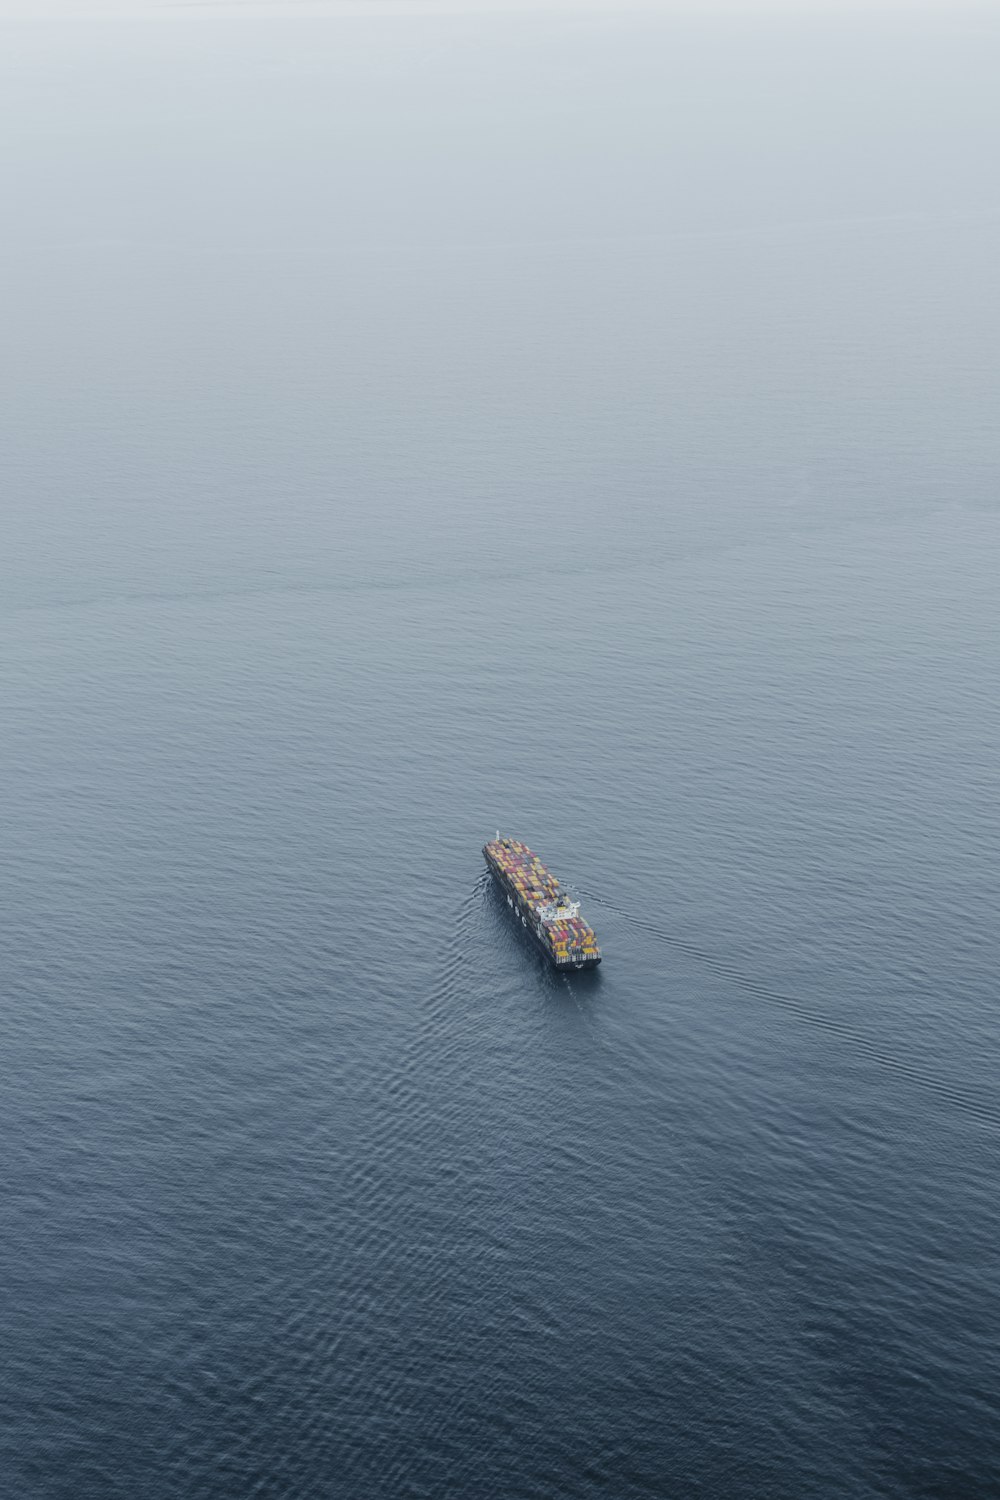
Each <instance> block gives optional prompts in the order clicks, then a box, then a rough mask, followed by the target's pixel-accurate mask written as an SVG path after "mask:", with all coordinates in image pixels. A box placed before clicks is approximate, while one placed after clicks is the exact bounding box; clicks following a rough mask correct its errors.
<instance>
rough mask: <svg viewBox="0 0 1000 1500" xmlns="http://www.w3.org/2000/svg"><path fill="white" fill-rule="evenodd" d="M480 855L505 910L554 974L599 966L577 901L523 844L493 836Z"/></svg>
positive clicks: (598, 955)
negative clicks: (548, 961) (551, 965)
mask: <svg viewBox="0 0 1000 1500" xmlns="http://www.w3.org/2000/svg"><path fill="white" fill-rule="evenodd" d="M483 854H484V855H485V857H486V863H487V864H488V865H489V867H490V869H491V870H492V871H493V874H494V875H495V877H496V879H497V880H498V881H499V883H500V889H501V890H502V891H503V893H504V895H505V896H506V897H507V905H508V906H509V907H510V908H511V910H512V911H513V912H514V915H515V916H517V917H520V918H521V925H522V926H523V927H524V928H525V929H526V930H527V931H528V932H530V933H531V936H532V937H533V938H534V939H535V942H536V943H537V944H538V946H539V947H540V948H541V950H542V952H543V953H544V954H545V955H546V957H547V958H550V959H551V960H552V962H553V963H554V964H555V966H556V968H557V969H592V968H594V967H595V965H596V964H599V963H600V961H601V950H600V948H599V947H598V946H597V938H596V937H595V936H594V931H593V928H591V927H588V926H587V924H586V922H585V921H584V920H583V918H582V917H581V916H580V903H579V901H572V900H570V898H569V896H568V895H567V894H566V892H565V891H564V890H562V888H561V887H560V885H559V882H558V880H557V879H556V878H555V876H554V875H551V874H550V873H549V871H548V870H547V869H546V868H545V866H544V865H543V864H542V862H541V860H540V859H539V858H538V855H537V854H533V853H532V851H531V850H530V849H529V848H528V846H527V844H521V843H519V842H518V840H517V839H502V838H501V837H500V833H499V831H498V832H497V836H496V838H495V839H490V841H489V843H488V844H484V845H483Z"/></svg>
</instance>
